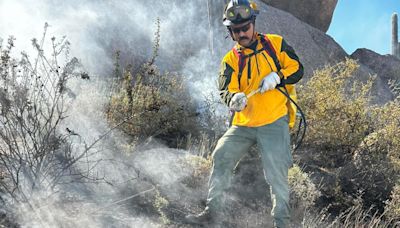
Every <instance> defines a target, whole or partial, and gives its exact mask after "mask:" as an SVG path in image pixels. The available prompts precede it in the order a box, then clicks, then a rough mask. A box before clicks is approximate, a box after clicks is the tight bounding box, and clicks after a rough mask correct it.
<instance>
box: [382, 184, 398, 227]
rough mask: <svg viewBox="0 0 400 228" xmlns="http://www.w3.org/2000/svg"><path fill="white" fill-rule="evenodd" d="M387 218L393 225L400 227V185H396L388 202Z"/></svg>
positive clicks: (386, 208)
mask: <svg viewBox="0 0 400 228" xmlns="http://www.w3.org/2000/svg"><path fill="white" fill-rule="evenodd" d="M385 216H386V217H387V218H388V220H390V221H392V222H393V223H397V224H399V225H400V184H396V185H395V187H394V188H393V190H392V193H391V195H390V200H388V201H386V207H385Z"/></svg>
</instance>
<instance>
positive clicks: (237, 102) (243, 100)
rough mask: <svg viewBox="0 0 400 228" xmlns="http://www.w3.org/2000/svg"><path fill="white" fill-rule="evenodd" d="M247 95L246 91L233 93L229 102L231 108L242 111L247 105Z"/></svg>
mask: <svg viewBox="0 0 400 228" xmlns="http://www.w3.org/2000/svg"><path fill="white" fill-rule="evenodd" d="M246 104H247V97H246V94H244V93H236V94H235V95H233V97H232V99H231V102H230V103H229V108H230V109H231V110H233V111H235V112H240V111H242V110H243V109H244V107H246Z"/></svg>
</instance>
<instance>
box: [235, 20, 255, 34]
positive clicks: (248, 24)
mask: <svg viewBox="0 0 400 228" xmlns="http://www.w3.org/2000/svg"><path fill="white" fill-rule="evenodd" d="M250 27H251V22H250V23H247V24H245V25H243V26H241V27H239V28H231V30H232V32H233V33H235V34H239V33H240V31H242V32H247V31H249V29H250Z"/></svg>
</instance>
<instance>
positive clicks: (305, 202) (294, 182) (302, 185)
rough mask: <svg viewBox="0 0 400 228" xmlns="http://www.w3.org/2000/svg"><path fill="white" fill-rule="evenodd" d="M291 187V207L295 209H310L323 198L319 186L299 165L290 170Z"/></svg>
mask: <svg viewBox="0 0 400 228" xmlns="http://www.w3.org/2000/svg"><path fill="white" fill-rule="evenodd" d="M288 179H289V186H290V190H291V200H290V202H291V205H292V207H293V208H297V209H298V208H302V209H304V208H310V207H312V206H314V203H315V201H316V200H317V199H318V198H319V197H320V196H321V192H320V191H319V190H318V188H317V186H316V185H315V184H314V183H313V182H312V181H311V179H310V177H309V175H308V174H307V173H305V172H303V171H302V170H301V169H300V167H299V166H298V165H294V166H293V167H292V168H290V169H289V175H288Z"/></svg>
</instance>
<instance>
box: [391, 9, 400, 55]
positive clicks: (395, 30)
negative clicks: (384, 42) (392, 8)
mask: <svg viewBox="0 0 400 228" xmlns="http://www.w3.org/2000/svg"><path fill="white" fill-rule="evenodd" d="M398 34H399V33H398V24H397V13H394V14H393V15H392V55H394V56H396V57H397V58H400V48H399V46H400V43H399V39H398Z"/></svg>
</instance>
